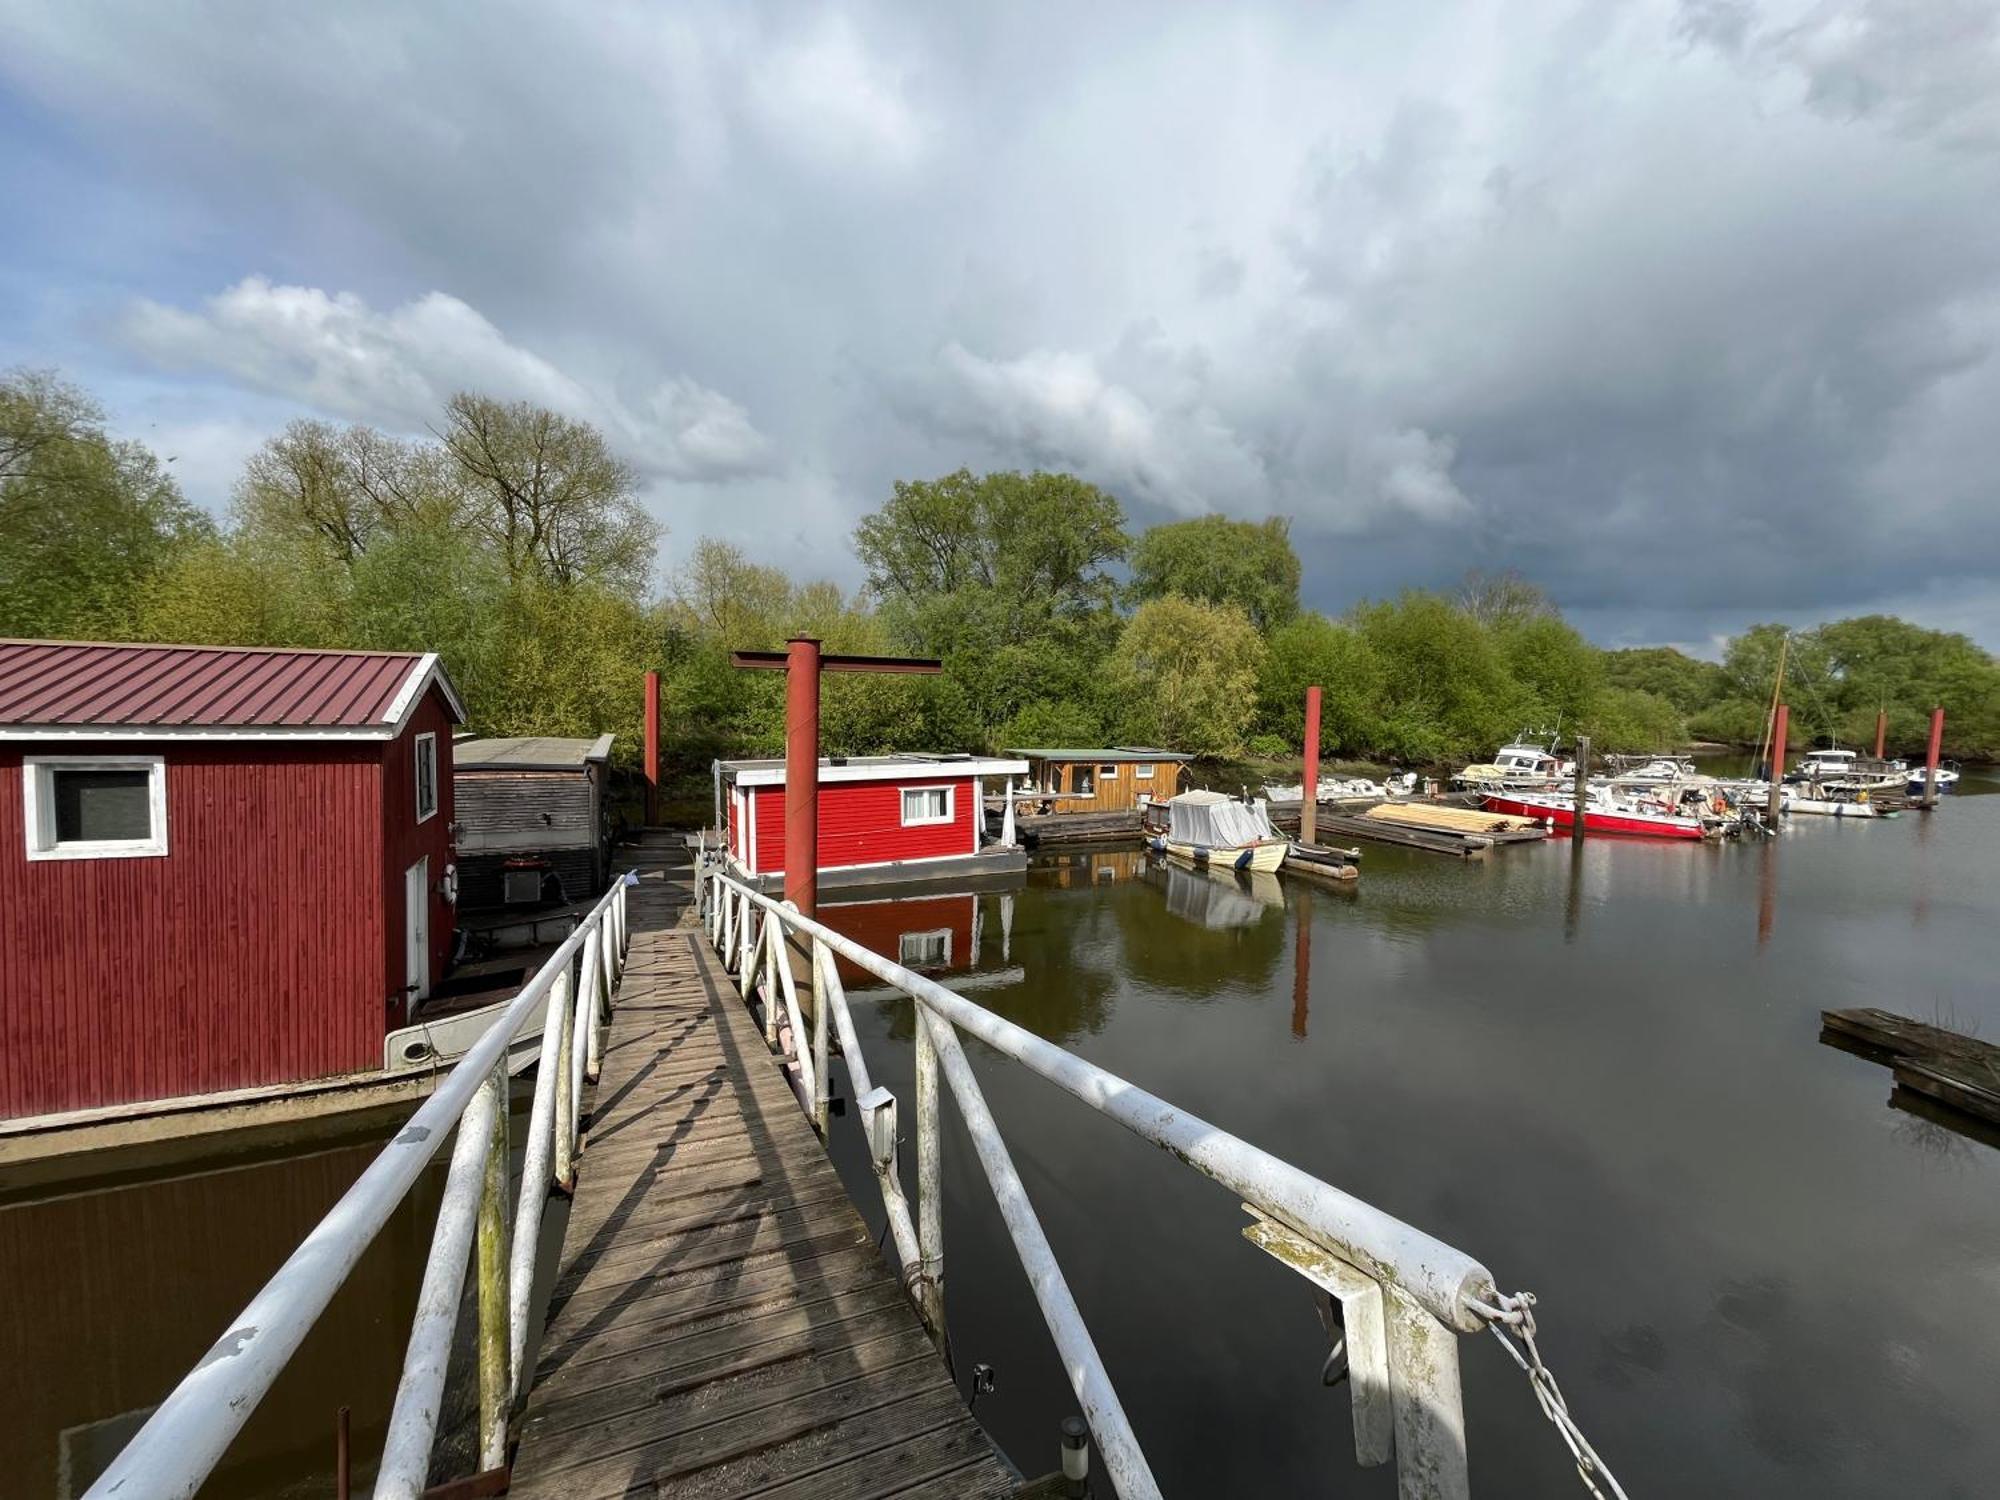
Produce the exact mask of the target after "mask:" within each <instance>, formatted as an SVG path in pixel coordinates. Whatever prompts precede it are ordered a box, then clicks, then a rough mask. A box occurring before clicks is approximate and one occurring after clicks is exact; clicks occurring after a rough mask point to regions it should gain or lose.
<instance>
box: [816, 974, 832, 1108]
mask: <svg viewBox="0 0 2000 1500" xmlns="http://www.w3.org/2000/svg"><path fill="white" fill-rule="evenodd" d="M832 962H833V955H832V954H831V953H829V952H828V951H827V947H826V944H824V943H822V942H821V941H820V940H819V939H818V938H814V939H813V942H812V971H813V986H812V996H813V1034H812V1060H813V1128H814V1129H816V1130H817V1131H819V1133H820V1138H821V1139H822V1140H823V1139H825V1137H826V1131H827V1124H828V1121H829V1119H830V1118H831V1116H832V1112H833V1080H832V1079H830V1078H829V1077H828V1076H827V1066H826V1051H827V1046H826V1043H827V1016H826V1013H827V1008H828V1007H829V1006H830V1005H831V1004H832V1003H833V1002H832V997H831V996H829V995H828V994H827V992H826V987H825V985H824V983H823V982H822V981H821V979H820V975H821V973H822V972H824V969H825V966H826V965H827V964H830V963H832Z"/></svg>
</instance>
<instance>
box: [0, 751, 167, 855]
mask: <svg viewBox="0 0 2000 1500" xmlns="http://www.w3.org/2000/svg"><path fill="white" fill-rule="evenodd" d="M21 773H22V784H23V787H24V792H25V810H26V813H27V842H28V858H30V859H117V858H121V857H131V856H143V855H159V854H165V853H166V852H167V767H166V762H165V760H164V759H163V758H162V757H160V756H157V755H135V756H105V755H62V756H29V757H27V758H26V759H24V760H23V761H22V764H21Z"/></svg>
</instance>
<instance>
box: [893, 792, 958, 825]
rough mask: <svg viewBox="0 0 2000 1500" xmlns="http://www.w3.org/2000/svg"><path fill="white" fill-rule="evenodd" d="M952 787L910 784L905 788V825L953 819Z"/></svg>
mask: <svg viewBox="0 0 2000 1500" xmlns="http://www.w3.org/2000/svg"><path fill="white" fill-rule="evenodd" d="M951 802H952V797H951V788H950V787H948V786H909V787H904V788H903V826H904V827H905V828H909V827H911V826H913V825H915V824H919V823H949V822H950V821H951V810H952V809H951Z"/></svg>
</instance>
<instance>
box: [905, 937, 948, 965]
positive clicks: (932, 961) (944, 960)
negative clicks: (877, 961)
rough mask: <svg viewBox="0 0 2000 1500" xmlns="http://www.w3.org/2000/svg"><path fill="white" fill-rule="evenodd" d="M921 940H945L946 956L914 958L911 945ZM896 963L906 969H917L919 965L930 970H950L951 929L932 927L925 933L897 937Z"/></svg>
mask: <svg viewBox="0 0 2000 1500" xmlns="http://www.w3.org/2000/svg"><path fill="white" fill-rule="evenodd" d="M919 938H943V939H944V955H943V956H942V957H940V958H913V957H912V955H911V953H910V944H911V943H912V942H913V941H915V940H917V939H919ZM896 962H897V963H899V964H901V965H902V966H903V967H904V968H906V969H910V968H914V967H916V965H917V964H918V963H922V964H924V965H925V966H926V967H929V968H940V969H949V968H950V967H951V929H950V928H949V927H932V928H929V929H927V930H926V931H923V932H902V933H898V934H897V935H896Z"/></svg>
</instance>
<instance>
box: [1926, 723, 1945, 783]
mask: <svg viewBox="0 0 2000 1500" xmlns="http://www.w3.org/2000/svg"><path fill="white" fill-rule="evenodd" d="M1943 749H1944V709H1943V707H1942V706H1940V707H1938V708H1934V709H1932V710H1931V743H1930V748H1929V749H1927V750H1925V751H1924V806H1925V807H1936V806H1937V771H1938V752H1939V751H1941V750H1943Z"/></svg>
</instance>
